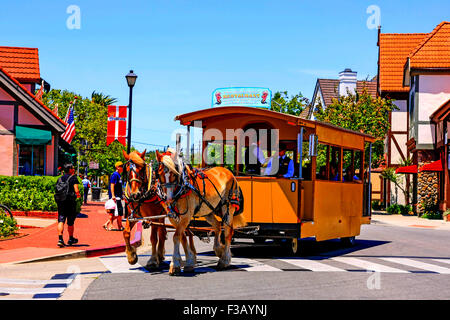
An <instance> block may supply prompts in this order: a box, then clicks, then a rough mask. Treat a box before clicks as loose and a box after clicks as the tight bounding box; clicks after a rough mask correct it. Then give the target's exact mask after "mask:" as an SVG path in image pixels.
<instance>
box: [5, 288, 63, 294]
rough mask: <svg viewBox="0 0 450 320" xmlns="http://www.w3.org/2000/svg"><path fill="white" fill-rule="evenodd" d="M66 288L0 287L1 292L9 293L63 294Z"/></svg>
mask: <svg viewBox="0 0 450 320" xmlns="http://www.w3.org/2000/svg"><path fill="white" fill-rule="evenodd" d="M65 289H66V288H5V287H0V292H1V293H8V294H61V293H63V292H64V290H65Z"/></svg>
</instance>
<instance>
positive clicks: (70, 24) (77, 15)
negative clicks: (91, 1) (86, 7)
mask: <svg viewBox="0 0 450 320" xmlns="http://www.w3.org/2000/svg"><path fill="white" fill-rule="evenodd" d="M66 13H67V14H69V17H67V20H66V26H67V29H69V30H74V29H78V30H79V29H81V9H80V7H79V6H77V5H74V4H71V5H70V6H68V7H67V9H66Z"/></svg>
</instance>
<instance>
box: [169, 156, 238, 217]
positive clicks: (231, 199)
mask: <svg viewBox="0 0 450 320" xmlns="http://www.w3.org/2000/svg"><path fill="white" fill-rule="evenodd" d="M180 171H181V174H182V175H181V177H179V178H178V181H177V182H176V183H175V182H172V183H164V184H161V186H162V187H166V186H168V185H170V186H176V187H177V190H178V191H177V192H176V194H175V196H174V197H173V202H172V204H171V205H170V209H171V210H173V209H174V210H173V211H174V212H175V214H176V215H177V217H178V216H180V215H184V214H186V213H187V212H188V208H186V211H185V212H184V213H179V212H178V209H177V208H176V203H177V201H178V200H179V199H182V198H185V197H187V196H189V195H190V194H191V193H192V192H194V193H195V194H196V195H197V197H198V198H199V199H200V202H199V203H198V204H197V206H196V208H195V210H194V215H193V217H194V218H195V215H196V214H197V213H198V212H199V211H200V209H201V207H202V205H203V204H205V205H206V206H207V207H208V208H209V209H211V211H212V212H213V213H214V214H215V215H217V216H219V217H221V215H219V211H220V210H221V207H222V206H224V205H227V211H226V212H225V214H224V215H223V217H221V218H222V222H225V223H226V224H227V225H229V223H228V216H229V208H228V204H230V203H231V205H233V206H235V207H236V209H237V210H238V209H239V201H238V195H236V194H235V190H234V189H235V188H234V180H233V184H232V186H231V189H230V192H229V195H228V198H227V199H224V198H223V197H222V195H221V194H220V192H219V190H218V189H217V187H216V186H215V185H214V183H213V182H212V181H211V179H210V178H209V177H208V176H207V175H206V174H205V173H204V172H203V171H200V170H197V169H196V170H195V171H191V170H190V169H189V168H188V167H187V166H186V165H185V164H184V163H182V170H180ZM186 171H188V172H187V173H186ZM198 176H199V177H200V179H201V180H202V181H203V194H202V193H201V192H200V188H199V185H198V181H197V177H198ZM206 179H208V181H209V182H210V183H211V185H212V186H213V187H214V190H215V191H216V193H217V195H218V196H219V198H220V201H219V203H218V204H217V206H216V207H214V206H213V205H212V204H211V202H210V201H208V199H206V186H205V180H206ZM180 180H182V181H181V183H180ZM191 181H192V183H191ZM194 185H195V186H194Z"/></svg>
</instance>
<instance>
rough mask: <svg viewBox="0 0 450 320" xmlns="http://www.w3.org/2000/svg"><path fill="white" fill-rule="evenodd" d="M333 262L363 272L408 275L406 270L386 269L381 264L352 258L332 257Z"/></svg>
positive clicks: (386, 267)
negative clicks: (362, 270) (354, 267)
mask: <svg viewBox="0 0 450 320" xmlns="http://www.w3.org/2000/svg"><path fill="white" fill-rule="evenodd" d="M331 259H332V260H334V261H337V262H341V263H345V264H349V265H352V266H356V267H358V268H362V269H365V270H371V271H376V272H395V273H409V272H408V271H406V270H400V269H397V268H392V267H388V266H385V265H382V264H378V263H374V262H371V261H366V260H361V259H357V258H353V257H334V258H331Z"/></svg>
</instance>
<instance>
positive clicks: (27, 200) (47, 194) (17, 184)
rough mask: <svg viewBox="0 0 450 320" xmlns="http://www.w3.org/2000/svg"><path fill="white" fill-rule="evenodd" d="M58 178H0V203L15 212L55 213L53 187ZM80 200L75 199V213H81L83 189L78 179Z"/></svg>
mask: <svg viewBox="0 0 450 320" xmlns="http://www.w3.org/2000/svg"><path fill="white" fill-rule="evenodd" d="M57 180H58V177H47V176H43V177H34V176H17V177H7V176H0V202H1V203H3V204H4V205H6V206H8V207H9V208H10V209H11V210H17V211H32V210H41V211H57V209H58V207H57V205H56V202H55V198H54V194H55V185H56V181H57ZM78 181H79V183H80V184H79V186H80V188H79V189H80V193H81V198H80V199H77V212H80V211H81V204H82V202H83V200H82V199H83V188H82V184H81V179H80V178H78Z"/></svg>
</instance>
